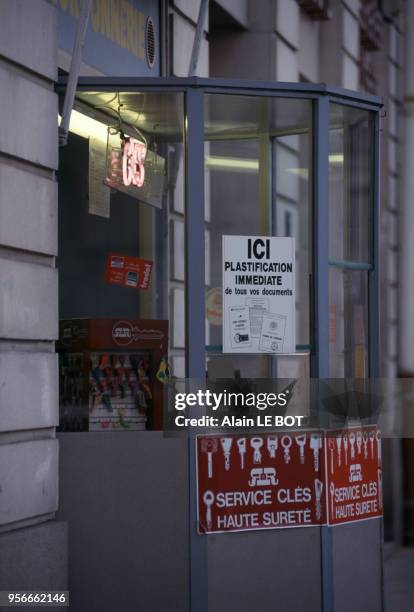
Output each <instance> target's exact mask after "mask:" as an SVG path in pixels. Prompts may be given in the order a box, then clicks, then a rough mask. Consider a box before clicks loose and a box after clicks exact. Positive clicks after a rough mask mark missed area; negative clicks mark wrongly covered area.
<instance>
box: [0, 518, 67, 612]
mask: <svg viewBox="0 0 414 612" xmlns="http://www.w3.org/2000/svg"><path fill="white" fill-rule="evenodd" d="M67 541H68V537H67V523H65V522H58V521H49V522H47V523H42V524H41V525H36V526H34V527H27V528H25V529H17V530H16V531H10V532H8V533H3V534H2V535H0V591H9V590H13V589H15V590H26V591H27V590H31V589H33V590H43V589H45V590H54V591H56V590H67V589H68V575H67V567H68V563H67V556H68V555H67V550H68V546H67ZM7 609H9V608H7ZM60 609H61V608H60ZM48 610H51V608H48Z"/></svg>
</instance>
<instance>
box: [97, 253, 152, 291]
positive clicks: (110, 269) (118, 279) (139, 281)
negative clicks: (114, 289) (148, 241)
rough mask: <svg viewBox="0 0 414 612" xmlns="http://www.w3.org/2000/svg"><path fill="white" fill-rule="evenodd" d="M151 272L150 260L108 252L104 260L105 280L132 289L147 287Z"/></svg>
mask: <svg viewBox="0 0 414 612" xmlns="http://www.w3.org/2000/svg"><path fill="white" fill-rule="evenodd" d="M151 272H152V261H149V260H147V259H140V258H139V257H130V256H129V255H119V254H117V253H109V255H108V258H107V260H106V268H105V282H106V283H111V284H114V285H122V286H123V287H132V288H134V289H148V288H149V286H150V283H151Z"/></svg>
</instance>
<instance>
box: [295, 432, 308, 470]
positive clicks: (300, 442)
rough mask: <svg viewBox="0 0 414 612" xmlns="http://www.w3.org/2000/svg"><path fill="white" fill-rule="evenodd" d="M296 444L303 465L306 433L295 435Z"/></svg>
mask: <svg viewBox="0 0 414 612" xmlns="http://www.w3.org/2000/svg"><path fill="white" fill-rule="evenodd" d="M296 444H297V445H298V446H299V456H300V462H301V464H302V465H303V464H304V463H305V445H306V434H301V435H300V436H296Z"/></svg>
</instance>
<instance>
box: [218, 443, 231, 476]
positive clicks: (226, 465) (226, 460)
mask: <svg viewBox="0 0 414 612" xmlns="http://www.w3.org/2000/svg"><path fill="white" fill-rule="evenodd" d="M220 444H221V448H222V449H223V453H224V468H225V469H226V470H229V469H230V451H231V445H232V444H233V438H220Z"/></svg>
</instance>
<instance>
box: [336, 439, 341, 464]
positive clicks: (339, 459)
mask: <svg viewBox="0 0 414 612" xmlns="http://www.w3.org/2000/svg"><path fill="white" fill-rule="evenodd" d="M341 444H342V437H341V434H339V436H337V437H336V446H337V449H338V467H341Z"/></svg>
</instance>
